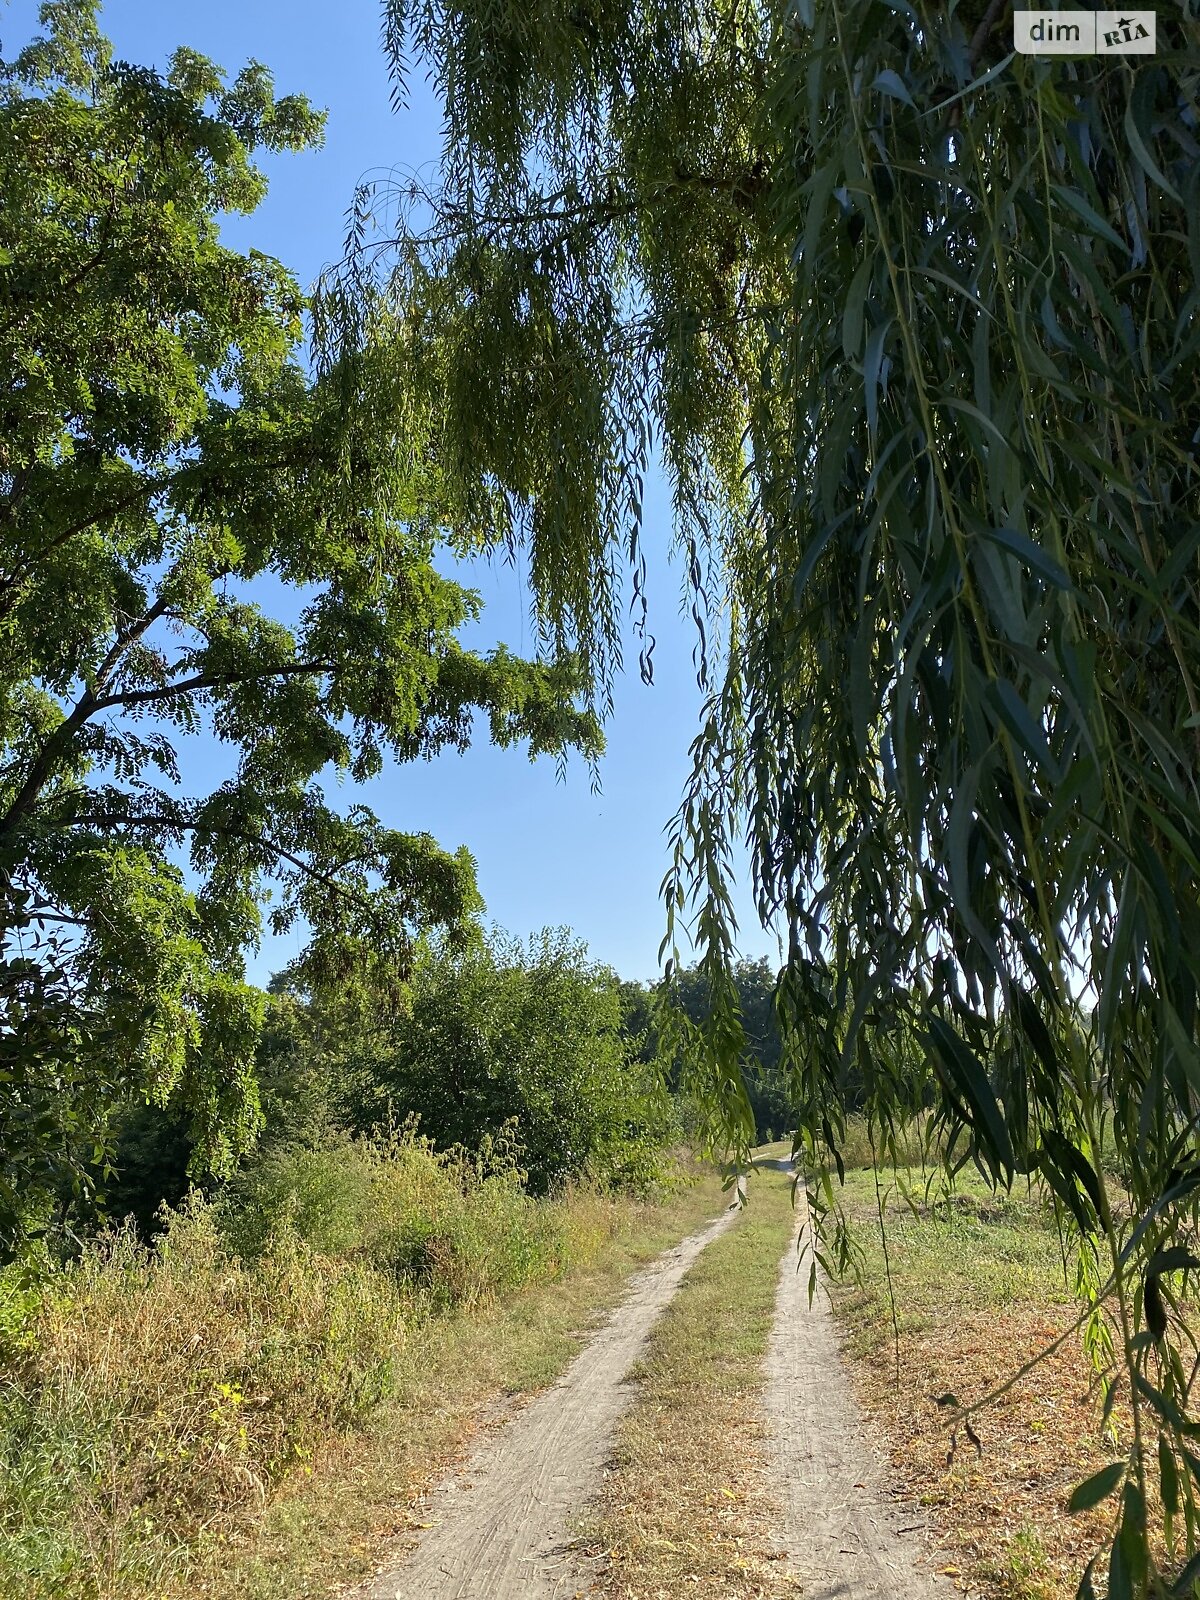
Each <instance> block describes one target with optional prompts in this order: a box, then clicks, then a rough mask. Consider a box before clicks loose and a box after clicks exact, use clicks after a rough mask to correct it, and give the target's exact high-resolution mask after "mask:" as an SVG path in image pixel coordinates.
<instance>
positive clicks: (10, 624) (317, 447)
mask: <svg viewBox="0 0 1200 1600" xmlns="http://www.w3.org/2000/svg"><path fill="white" fill-rule="evenodd" d="M95 13H96V4H95V0H50V3H49V4H47V5H45V6H44V7H43V8H42V14H41V15H42V24H43V27H44V28H45V30H46V32H45V37H43V38H40V39H38V40H37V41H35V42H34V43H32V44H31V45H30V46H29V47H28V48H26V49H24V50H22V51H21V52H20V53H19V54H18V55H17V56H16V57H15V59H13V60H11V61H4V62H0V186H2V188H3V193H4V197H5V204H4V208H3V211H2V212H0V748H2V751H3V756H2V761H3V765H2V767H0V873H2V882H3V885H4V889H5V908H6V914H5V918H4V929H5V941H4V948H5V954H6V957H7V958H8V959H7V964H6V966H5V969H4V983H3V986H2V989H3V998H4V1001H5V1005H6V1012H5V1016H6V1018H7V1023H6V1026H5V1029H4V1047H5V1056H6V1059H7V1058H8V1057H12V1058H13V1060H12V1061H11V1062H8V1065H9V1066H13V1063H14V1062H15V1063H16V1064H17V1065H18V1066H19V1068H20V1070H19V1071H16V1070H15V1067H14V1070H12V1071H6V1073H5V1075H4V1079H3V1091H2V1093H3V1096H4V1101H3V1107H2V1110H0V1136H2V1138H3V1148H2V1149H0V1156H2V1157H3V1166H4V1170H5V1180H4V1181H5V1183H6V1184H7V1187H0V1237H3V1238H6V1239H11V1238H12V1237H13V1236H14V1234H15V1233H16V1232H18V1231H19V1226H20V1223H21V1219H22V1216H23V1215H24V1214H25V1213H24V1212H23V1210H22V1205H21V1204H20V1203H19V1194H18V1191H19V1190H21V1189H22V1188H24V1189H25V1190H26V1191H27V1192H26V1196H25V1200H26V1202H28V1200H29V1198H30V1196H29V1193H28V1191H29V1189H30V1187H31V1186H32V1189H33V1192H34V1198H35V1199H36V1195H37V1194H38V1193H42V1192H45V1191H46V1190H47V1189H48V1188H50V1187H52V1186H53V1183H54V1182H57V1181H59V1179H61V1177H62V1176H63V1172H64V1171H65V1172H66V1174H67V1175H68V1176H70V1175H71V1174H74V1175H75V1176H76V1177H78V1173H79V1170H80V1166H81V1163H82V1162H85V1161H87V1162H90V1161H92V1160H93V1159H94V1158H95V1157H96V1156H97V1154H98V1152H96V1151H95V1150H93V1148H92V1147H93V1145H94V1144H95V1143H96V1142H97V1140H100V1141H101V1143H102V1134H103V1126H104V1117H105V1113H106V1110H107V1108H108V1107H109V1106H110V1105H111V1103H112V1101H113V1100H114V1099H115V1098H116V1097H117V1095H118V1094H119V1093H120V1092H126V1093H128V1092H130V1091H136V1092H140V1093H143V1094H146V1095H151V1096H153V1097H155V1098H157V1099H158V1100H160V1101H163V1102H165V1101H166V1100H167V1099H169V1098H171V1097H174V1099H175V1100H176V1102H177V1103H179V1104H180V1105H182V1106H183V1108H184V1109H185V1110H186V1111H187V1112H188V1113H189V1114H190V1116H191V1118H192V1123H193V1128H192V1132H193V1137H194V1139H195V1141H196V1146H197V1151H198V1156H197V1159H198V1161H199V1162H200V1163H202V1164H207V1165H208V1166H209V1167H212V1168H215V1169H218V1170H220V1169H222V1168H225V1167H227V1166H228V1165H229V1163H230V1161H231V1160H232V1158H233V1156H234V1155H235V1154H236V1153H237V1152H238V1151H239V1150H240V1149H242V1148H244V1147H245V1145H246V1143H247V1141H248V1140H249V1139H250V1138H251V1137H252V1136H253V1132H254V1129H255V1125H256V1121H257V1112H256V1104H255V1095H254V1085H253V1081H252V1062H253V1058H254V1046H255V1039H256V1036H257V1032H258V1028H259V1024H260V1020H261V1007H262V996H261V995H260V994H259V993H258V991H256V990H255V989H253V988H252V987H250V986H248V985H247V984H246V983H245V982H244V981H243V971H244V968H243V957H244V952H245V949H246V947H247V945H248V944H250V943H252V942H253V941H254V940H255V938H256V937H257V935H258V933H259V930H260V923H261V917H262V914H263V908H264V905H265V904H266V902H267V900H268V898H269V897H270V895H271V894H274V896H275V898H274V900H273V901H272V904H271V907H270V923H271V926H272V928H273V929H275V930H276V931H280V930H283V929H286V928H288V927H289V926H291V925H292V924H293V923H294V922H296V921H297V920H298V919H299V920H301V921H302V922H307V923H308V924H309V925H311V928H312V930H313V939H312V943H311V945H310V947H309V952H308V957H307V967H308V972H309V976H310V979H311V981H314V982H321V981H326V982H328V981H333V980H337V981H338V982H340V983H342V984H345V983H347V982H349V981H351V980H352V979H353V978H354V976H355V975H356V974H357V975H359V976H361V975H363V974H364V973H368V974H370V975H372V981H374V982H376V984H377V985H378V984H382V983H385V982H386V983H391V984H394V983H395V981H396V980H397V977H398V976H402V974H403V971H404V965H405V961H406V959H407V953H408V950H409V946H410V942H411V938H412V936H413V934H414V932H415V931H417V930H419V929H423V928H427V927H435V926H440V927H443V928H445V929H447V930H449V933H450V934H451V935H452V936H453V935H454V934H456V933H461V932H462V931H463V930H464V929H465V928H466V927H467V925H468V924H469V922H470V920H471V918H472V916H473V915H474V913H475V912H476V911H477V909H478V906H479V899H478V895H477V893H476V890H475V886H474V878H473V864H472V861H471V858H470V856H469V855H468V854H467V852H466V850H465V849H460V850H459V851H458V852H457V853H448V852H446V851H444V850H443V849H441V848H440V847H439V846H438V845H437V844H436V843H435V842H434V840H433V838H432V837H431V836H430V835H429V834H428V833H425V832H401V831H398V830H397V829H395V828H392V827H389V826H386V825H385V824H384V823H383V822H382V821H380V820H379V819H378V818H377V817H376V816H375V815H373V814H372V812H371V811H370V810H368V809H367V807H366V806H365V805H354V806H352V807H351V808H349V809H348V810H345V811H339V810H337V809H335V808H334V806H333V805H332V804H330V803H329V802H328V801H327V800H326V798H325V795H324V792H323V790H322V787H321V782H320V779H321V775H322V774H323V773H326V772H328V773H336V774H342V775H345V776H348V777H349V778H351V779H354V780H365V779H368V778H370V777H372V776H373V775H375V774H377V773H378V772H380V770H381V769H382V767H383V765H384V763H385V762H386V761H393V760H394V761H409V760H413V759H415V758H417V757H428V756H431V755H433V754H434V753H435V752H437V751H439V750H441V749H444V748H446V747H451V748H455V747H457V748H462V747H464V746H465V745H466V743H467V742H468V739H469V738H470V735H471V730H472V719H473V717H474V715H475V714H476V713H477V712H482V713H483V714H484V715H485V716H486V718H487V722H488V727H489V729H490V733H491V737H492V738H493V740H495V741H496V742H498V743H500V744H503V745H509V744H512V743H514V742H516V741H518V740H527V741H528V743H529V746H530V750H531V752H532V753H534V754H536V753H538V752H544V751H553V752H557V753H560V754H561V753H562V752H564V751H565V750H566V749H567V748H568V747H569V746H572V745H574V746H578V747H580V748H582V749H583V750H585V751H586V752H588V753H589V754H593V753H595V752H596V751H597V749H598V748H599V734H598V728H597V723H596V720H595V718H594V717H593V716H592V715H591V714H590V713H589V712H587V711H586V710H579V709H577V707H576V702H575V698H574V697H575V691H576V688H577V686H578V683H579V676H578V671H577V669H576V667H575V666H574V665H573V664H572V663H571V662H570V661H568V660H566V659H563V660H560V661H557V662H551V663H546V664H543V665H534V664H530V663H527V662H525V661H522V660H519V659H516V658H513V657H511V656H509V655H508V654H506V653H505V652H504V651H503V650H497V651H496V652H494V653H493V654H491V655H489V656H486V657H483V656H480V655H477V654H474V653H472V652H470V651H468V650H466V649H464V648H463V647H462V646H461V645H460V644H459V643H458V642H457V639H456V634H457V631H458V630H459V628H460V627H461V625H462V624H463V623H464V622H465V621H467V620H468V619H469V618H472V617H473V616H475V615H476V612H477V609H478V606H477V600H476V597H475V596H474V594H473V593H471V592H470V591H467V590H464V589H463V588H462V587H460V586H459V585H458V584H457V583H454V582H452V581H450V580H448V579H447V578H445V577H443V576H441V575H440V574H439V572H438V571H437V570H436V568H435V566H434V564H433V555H434V550H435V539H434V536H433V533H432V531H431V529H432V526H433V524H432V521H431V518H430V516H428V515H427V516H425V517H424V518H421V517H418V515H417V508H418V506H425V507H430V506H435V504H436V497H437V487H436V484H437V477H436V463H433V462H432V461H431V460H430V459H429V458H428V457H427V456H426V455H425V454H424V453H423V452H424V441H417V442H416V443H415V445H414V442H413V441H410V440H409V439H408V438H406V437H405V436H404V435H403V434H402V433H398V432H397V431H396V430H395V427H394V411H395V407H394V405H393V404H392V403H391V401H390V395H389V387H390V386H391V385H392V384H393V383H394V379H393V377H392V375H391V373H390V370H389V367H388V366H387V365H386V364H384V363H381V362H380V361H379V360H378V359H377V358H376V356H375V355H374V353H373V351H372V349H371V348H370V347H369V345H364V346H363V347H362V348H360V349H359V350H357V351H356V352H355V353H354V355H353V357H352V358H350V359H347V360H346V361H345V362H343V363H341V364H340V365H339V366H338V367H337V369H336V370H334V371H331V372H329V373H327V374H326V375H324V376H323V377H322V378H321V379H320V380H319V381H313V379H312V378H311V376H310V374H309V373H308V372H307V370H306V367H305V364H304V360H303V346H302V333H303V326H302V317H303V314H304V311H305V300H304V297H303V296H302V295H301V293H300V290H299V287H298V285H297V283H296V281H295V279H294V278H293V277H292V275H291V274H290V273H289V272H288V271H287V270H286V268H285V267H283V266H282V265H280V264H279V263H278V262H277V261H274V260H272V259H271V258H269V257H268V256H265V255H263V254H261V253H259V252H258V251H254V250H251V251H249V252H248V253H240V252H238V251H235V250H232V249H229V248H227V247H225V246H223V245H222V244H221V242H220V237H219V231H218V218H219V216H220V215H221V214H222V213H228V212H250V211H252V210H253V209H254V208H255V206H256V205H257V204H258V202H259V201H260V200H261V198H262V196H263V193H264V188H265V185H264V179H263V176H262V174H261V172H260V171H259V170H257V169H256V167H255V166H254V164H253V156H254V153H255V151H256V150H267V151H282V150H303V149H305V148H306V147H310V146H312V145H314V144H315V143H317V142H319V139H320V133H321V118H320V117H319V116H318V115H317V114H316V113H315V112H313V111H312V109H311V108H310V107H309V106H308V104H307V103H306V102H305V101H304V100H303V99H300V98H297V97H292V96H289V97H285V98H282V99H277V98H276V97H275V95H274V92H273V88H272V82H271V78H270V76H269V74H268V73H267V71H266V70H265V69H264V68H263V67H261V66H259V65H257V64H252V65H250V66H249V67H247V68H245V69H244V70H243V71H242V72H241V73H240V74H239V75H238V76H237V77H236V79H234V80H233V82H232V83H226V81H225V80H224V78H223V76H222V74H221V73H220V72H219V71H218V70H217V68H216V67H215V66H213V64H212V63H211V62H209V61H207V60H205V59H203V58H202V57H200V56H198V55H196V54H195V53H194V52H191V51H188V50H179V51H177V52H176V54H175V55H174V57H173V58H172V61H171V64H170V67H169V69H168V71H167V72H166V73H165V74H162V75H160V74H159V73H157V72H153V71H149V70H146V69H142V68H138V67H133V66H129V65H127V64H124V63H119V62H114V61H113V60H112V58H111V52H110V50H109V47H108V45H107V43H106V41H105V40H104V39H103V37H102V36H101V34H100V33H99V31H98V28H97V25H96V19H95ZM203 730H207V732H208V734H209V738H210V742H209V743H208V745H207V746H206V747H205V749H206V755H205V757H204V759H205V760H206V761H208V762H209V763H211V764H212V765H213V766H215V767H216V771H215V772H212V773H211V774H208V773H202V774H201V781H203V779H204V778H208V780H209V781H208V782H207V783H206V784H205V785H204V788H203V789H202V790H201V792H200V793H199V794H193V793H191V792H189V789H188V787H186V786H185V785H184V784H183V782H182V781H181V767H182V766H184V765H185V750H186V744H187V741H188V740H189V739H190V738H191V737H192V736H193V735H196V734H197V733H199V732H201V731H203ZM195 764H196V763H195V761H194V760H193V766H194V765H195ZM185 862H186V863H187V864H188V865H189V866H190V872H189V871H187V870H185V865H184V863H185ZM39 939H40V940H41V941H42V942H41V943H40V944H39V943H38V941H39ZM47 941H51V942H52V943H48V942H47ZM51 999H53V1001H54V1006H53V1016H52V1017H51V1014H50V1011H49V1010H48V1008H49V1006H50V1001H51ZM39 1019H40V1020H39ZM80 1145H82V1146H84V1148H83V1149H82V1150H80V1149H79V1148H78V1147H79V1146H80ZM35 1174H36V1176H37V1180H38V1181H37V1182H36V1183H35V1182H33V1177H34V1175H35ZM56 1174H57V1176H56ZM26 1209H27V1207H26Z"/></svg>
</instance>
